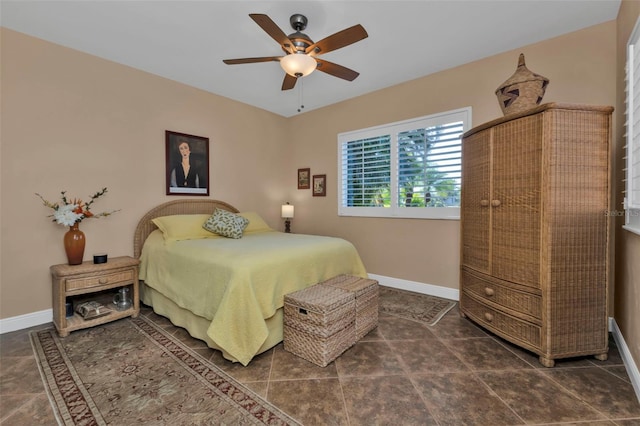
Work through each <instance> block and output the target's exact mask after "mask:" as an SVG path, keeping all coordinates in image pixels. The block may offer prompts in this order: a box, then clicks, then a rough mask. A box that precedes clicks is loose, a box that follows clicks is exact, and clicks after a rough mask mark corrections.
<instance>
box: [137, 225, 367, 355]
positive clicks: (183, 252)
mask: <svg viewBox="0 0 640 426" xmlns="http://www.w3.org/2000/svg"><path fill="white" fill-rule="evenodd" d="M140 260H141V264H140V279H141V280H144V282H145V284H146V285H148V286H150V287H153V288H154V289H155V290H157V291H158V292H160V293H162V294H163V295H164V296H166V297H168V298H169V299H171V300H173V301H174V302H175V303H176V304H177V305H178V306H180V307H183V308H185V309H188V310H190V311H191V312H193V313H194V314H196V315H199V316H201V317H204V318H206V319H210V320H211V325H210V326H209V329H208V330H207V335H208V336H209V337H210V338H211V339H212V340H213V341H214V342H215V343H216V344H217V345H219V346H220V347H221V348H222V349H223V350H225V351H226V352H228V353H229V354H230V355H232V356H233V357H234V358H235V359H237V360H238V361H239V362H241V363H242V364H243V365H247V364H248V363H249V361H251V358H253V356H255V355H256V353H257V350H258V349H259V348H260V346H261V345H262V343H263V342H264V341H265V339H266V338H267V334H268V330H267V326H266V325H265V320H266V319H268V318H270V317H271V316H272V315H273V314H274V313H275V312H276V310H277V309H279V308H281V307H282V306H283V302H284V295H285V294H287V293H291V292H294V291H296V290H300V289H302V288H305V287H308V286H310V285H312V284H315V283H317V282H319V281H322V280H325V279H328V278H331V277H334V276H336V275H339V274H351V275H357V276H361V277H366V276H367V274H366V271H365V268H364V265H363V263H362V261H361V259H360V256H359V255H358V252H357V251H356V249H355V247H354V246H353V244H351V243H350V242H348V241H346V240H343V239H340V238H333V237H322V236H315V235H303V234H285V233H282V232H276V231H265V232H256V233H250V234H245V235H244V236H243V237H242V238H240V239H230V238H223V237H220V238H207V239H198V240H183V241H174V242H165V240H164V238H163V237H162V234H161V232H160V231H157V230H156V231H154V232H152V233H151V235H149V237H148V238H147V241H146V242H145V245H144V247H143V250H142V255H141V258H140Z"/></svg>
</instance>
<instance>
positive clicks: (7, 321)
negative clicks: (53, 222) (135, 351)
mask: <svg viewBox="0 0 640 426" xmlns="http://www.w3.org/2000/svg"><path fill="white" fill-rule="evenodd" d="M369 277H370V278H371V279H373V280H377V281H378V282H379V283H380V285H384V286H387V287H393V288H398V289H401V290H408V291H414V292H416V293H423V294H429V295H432V296H438V297H442V298H445V299H451V300H458V297H459V296H458V295H459V292H458V290H456V289H452V288H446V287H441V286H437V285H432V284H423V283H418V282H414V281H406V280H401V279H398V278H391V277H384V276H382V275H374V274H369ZM52 321H53V309H45V310H44V311H40V312H32V313H30V314H24V315H18V316H16V317H11V318H4V319H0V334H4V333H10V332H12V331H17V330H22V329H25V328H29V327H35V326H36V325H41V324H46V323H48V322H52Z"/></svg>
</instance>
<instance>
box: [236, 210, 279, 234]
mask: <svg viewBox="0 0 640 426" xmlns="http://www.w3.org/2000/svg"><path fill="white" fill-rule="evenodd" d="M238 214H239V215H240V216H242V217H244V218H246V219H249V225H247V227H246V228H245V230H244V233H245V234H247V233H249V232H263V231H273V228H271V227H270V226H269V225H267V222H265V221H264V219H262V217H260V215H259V214H258V213H256V212H241V213H238Z"/></svg>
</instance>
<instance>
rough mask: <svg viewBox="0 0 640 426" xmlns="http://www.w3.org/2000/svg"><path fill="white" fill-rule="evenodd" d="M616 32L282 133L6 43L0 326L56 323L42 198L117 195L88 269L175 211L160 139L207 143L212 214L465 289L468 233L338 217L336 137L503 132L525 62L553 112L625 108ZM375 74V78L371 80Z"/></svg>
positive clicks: (387, 270) (377, 96)
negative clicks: (430, 119) (12, 321)
mask: <svg viewBox="0 0 640 426" xmlns="http://www.w3.org/2000/svg"><path fill="white" fill-rule="evenodd" d="M615 40H616V23H615V22H614V21H612V22H608V23H605V24H602V25H597V26H594V27H591V28H587V29H585V30H582V31H578V32H575V33H572V34H569V35H565V36H562V37H558V38H554V39H551V40H548V41H545V42H542V43H538V44H535V45H531V46H526V47H523V48H521V49H518V50H514V51H511V52H506V53H503V54H500V55H497V56H494V57H490V58H487V59H484V60H480V61H477V62H474V63H471V64H467V65H464V66H461V67H458V68H455V69H451V70H447V71H446V72H441V73H437V74H434V75H431V76H427V77H424V78H421V79H417V80H414V81H411V82H407V83H404V84H401V85H398V86H394V87H391V88H388V89H384V90H381V91H378V92H375V93H372V94H368V95H365V96H362V97H359V98H356V99H352V100H349V101H346V102H342V103H339V104H336V105H332V106H329V107H326V108H323V109H320V110H316V111H311V112H308V113H305V114H301V115H299V116H296V117H293V118H290V119H284V118H282V117H279V116H275V115H273V114H270V113H267V112H264V111H262V110H259V109H256V108H252V107H249V106H246V105H243V104H240V103H237V102H233V101H230V100H228V99H224V98H221V97H218V96H215V95H211V94H208V93H205V92H202V91H199V90H196V89H193V88H190V87H187V86H184V85H181V84H178V83H175V82H172V81H169V80H166V79H162V78H159V77H156V76H152V75H149V74H146V73H143V72H140V71H137V70H134V69H131V68H128V67H124V66H121V65H117V64H114V63H111V62H108V61H104V60H101V59H98V58H95V57H92V56H89V55H85V54H82V53H79V52H76V51H73V50H70V49H66V48H63V47H60V46H56V45H52V44H50V43H47V42H43V41H40V40H37V39H34V38H31V37H27V36H24V35H21V34H19V33H16V32H12V31H10V30H6V29H3V30H2V69H1V72H2V79H1V81H0V83H1V87H0V90H1V92H2V99H1V102H2V103H1V108H2V128H1V134H0V135H1V143H2V148H1V149H2V153H1V157H0V158H1V162H2V163H1V165H2V169H1V172H0V179H1V180H0V184H1V189H2V193H1V196H0V202H1V203H2V204H1V208H0V215H1V231H0V232H2V234H1V250H0V256H1V266H2V271H1V273H0V274H1V275H0V276H1V279H2V282H1V283H0V292H1V294H0V296H1V302H0V318H9V317H13V316H16V315H20V314H26V313H31V312H36V311H39V310H44V309H49V308H50V307H51V289H50V284H49V282H50V280H49V274H48V267H49V265H51V264H55V263H63V262H64V261H65V256H64V252H63V248H62V236H63V234H64V232H65V229H64V228H63V227H61V226H59V225H54V224H52V223H50V222H49V221H48V219H47V218H46V215H47V214H49V213H50V212H49V211H48V210H47V209H46V208H45V207H43V206H41V205H40V204H39V200H38V199H37V198H36V197H35V196H34V195H33V194H34V192H40V193H42V194H44V195H46V196H47V197H48V198H49V199H55V198H56V196H57V194H58V193H59V191H60V190H62V189H67V190H68V191H69V192H70V194H71V195H74V196H76V195H77V196H86V195H88V194H91V193H93V192H94V191H96V190H97V189H98V188H100V187H102V186H107V187H109V191H110V192H109V193H108V194H107V196H106V197H105V198H103V199H100V200H98V201H97V202H96V204H95V210H96V211H101V209H115V208H121V209H122V211H121V212H119V213H118V214H116V215H114V216H112V217H110V218H107V219H106V220H102V219H100V220H97V221H84V222H83V223H82V225H81V228H82V229H83V230H84V231H85V233H86V234H87V239H88V246H87V251H86V256H90V255H91V253H94V252H96V251H106V252H108V253H109V254H110V255H111V256H115V255H126V254H131V252H132V247H131V245H132V241H131V240H132V234H133V229H134V227H135V224H136V222H137V220H138V219H139V218H140V216H141V215H142V214H143V213H144V212H145V211H146V210H148V209H149V208H150V207H151V206H153V205H156V204H158V203H160V202H162V201H166V200H168V199H177V198H178V197H166V196H165V195H164V189H165V188H164V174H163V173H164V156H165V154H164V131H165V130H166V129H169V130H174V131H179V132H185V133H191V134H195V135H201V136H208V137H209V138H210V140H211V148H210V149H211V156H210V160H211V173H212V190H211V194H212V195H211V196H212V198H217V199H222V200H225V201H228V202H230V203H232V204H234V205H236V206H237V207H239V208H240V209H241V210H256V211H258V212H260V213H261V214H262V215H264V216H265V218H266V219H267V221H268V222H269V223H270V224H271V225H272V226H274V227H278V228H281V222H280V219H279V218H278V213H279V206H280V204H281V203H282V202H283V201H290V202H291V203H292V204H294V205H295V206H296V217H295V219H294V221H293V225H292V226H293V230H294V232H304V233H314V234H325V235H336V236H341V237H344V238H346V239H348V240H350V241H352V242H353V243H354V244H355V245H356V247H357V248H358V250H359V251H360V253H361V255H362V258H363V261H364V263H365V265H366V267H367V269H368V271H369V272H370V273H373V274H379V275H384V276H389V277H394V278H399V279H405V280H410V281H416V282H420V283H427V284H434V285H439V286H444V287H448V288H451V289H457V288H458V268H459V265H458V262H459V256H458V250H459V248H458V247H459V243H458V241H459V232H458V228H459V222H458V221H437V220H436V221H433V220H431V221H430V220H407V219H375V218H354V217H338V216H337V204H336V173H337V140H336V134H337V133H339V132H343V131H349V130H354V129H360V128H364V127H369V126H373V125H379V124H384V123H388V122H392V121H397V120H403V119H407V118H413V117H418V116H422V115H426V114H430V113H435V112H440V111H443V110H449V109H454V108H460V107H465V106H471V107H472V108H473V123H474V125H477V124H480V123H482V122H485V121H488V120H491V119H494V118H496V117H499V116H501V112H500V109H499V107H498V104H497V101H496V98H495V95H494V91H495V89H496V87H498V86H499V85H500V84H501V83H502V82H503V81H504V80H506V79H507V78H508V77H509V76H510V75H511V74H512V73H513V72H514V71H515V67H516V63H517V58H518V54H519V53H520V52H523V53H525V55H526V59H527V65H528V66H529V68H530V69H531V70H533V71H535V72H538V73H540V74H542V75H544V76H546V77H548V78H549V79H550V80H551V84H550V86H549V89H548V91H547V95H546V96H545V99H544V101H545V102H552V101H558V102H575V103H590V104H601V105H613V104H615V93H616V88H615V69H614V68H615V67H613V66H612V65H611V64H613V63H615V61H616V56H615V55H616V54H615V49H614V48H613V46H615ZM361 71H363V72H364V71H365V70H361ZM301 167H310V168H311V172H312V174H313V173H315V174H326V175H327V179H328V187H327V196H326V197H312V196H311V191H309V190H297V189H296V177H295V176H296V170H297V169H298V168H301Z"/></svg>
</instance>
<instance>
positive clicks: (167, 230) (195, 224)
mask: <svg viewBox="0 0 640 426" xmlns="http://www.w3.org/2000/svg"><path fill="white" fill-rule="evenodd" d="M209 216H211V215H209V214H178V215H173V216H162V217H157V218H155V219H153V220H152V222H153V223H155V225H156V226H157V227H158V228H159V229H160V230H161V231H162V234H163V235H164V239H165V240H166V241H179V240H197V239H200V238H216V237H218V236H217V235H216V234H212V233H211V232H209V231H207V230H206V229H204V228H203V227H202V225H203V224H204V223H205V222H206V221H207V219H208V218H209Z"/></svg>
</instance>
